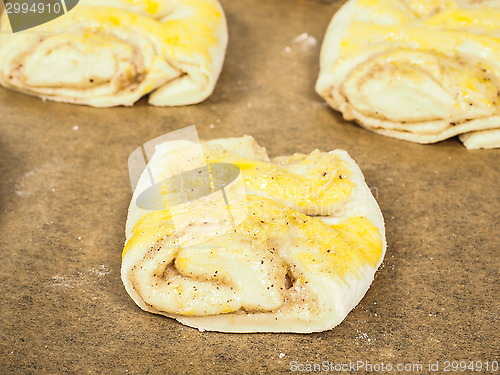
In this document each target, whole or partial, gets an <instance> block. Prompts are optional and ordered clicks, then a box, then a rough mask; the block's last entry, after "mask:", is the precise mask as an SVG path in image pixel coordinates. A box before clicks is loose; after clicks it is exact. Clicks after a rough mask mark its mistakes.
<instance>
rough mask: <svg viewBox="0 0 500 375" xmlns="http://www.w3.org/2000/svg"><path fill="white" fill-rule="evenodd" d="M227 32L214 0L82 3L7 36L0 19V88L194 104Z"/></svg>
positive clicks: (207, 89)
mask: <svg viewBox="0 0 500 375" xmlns="http://www.w3.org/2000/svg"><path fill="white" fill-rule="evenodd" d="M226 45H227V28H226V21H225V17H224V13H223V10H222V8H221V7H220V5H219V3H218V2H217V0H177V1H173V0H136V1H130V0H80V2H79V4H78V5H77V6H76V7H75V8H74V9H72V10H71V11H69V12H68V13H66V14H65V15H63V16H61V17H59V18H57V19H55V20H53V21H50V22H48V23H45V24H42V25H40V26H37V27H35V28H32V29H28V30H26V31H22V32H18V33H15V34H12V33H11V32H10V25H9V23H8V18H7V16H6V14H3V16H2V18H1V32H0V84H1V85H2V86H4V87H7V88H11V89H14V90H18V91H21V92H24V93H26V94H30V95H35V96H38V97H41V98H43V99H49V100H54V101H59V102H67V103H75V104H87V105H90V106H94V107H111V106H118V105H127V106H128V105H133V104H134V103H135V102H136V101H137V100H139V99H140V98H141V97H142V96H144V95H147V94H150V95H149V103H150V104H152V105H157V106H175V105H185V104H193V103H197V102H200V101H202V100H204V99H205V98H207V97H208V96H209V95H210V94H211V93H212V91H213V89H214V87H215V83H216V81H217V78H218V76H219V73H220V71H221V68H222V63H223V60H224V54H225V49H226Z"/></svg>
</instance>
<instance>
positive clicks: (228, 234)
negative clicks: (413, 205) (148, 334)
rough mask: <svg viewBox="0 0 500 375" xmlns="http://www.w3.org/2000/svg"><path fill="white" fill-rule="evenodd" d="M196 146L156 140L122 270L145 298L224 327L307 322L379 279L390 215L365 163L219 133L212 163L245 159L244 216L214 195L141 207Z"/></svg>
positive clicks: (203, 325)
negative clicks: (233, 216)
mask: <svg viewBox="0 0 500 375" xmlns="http://www.w3.org/2000/svg"><path fill="white" fill-rule="evenodd" d="M195 147H196V146H195V145H194V144H193V143H191V142H188V141H179V140H178V141H171V142H167V143H163V144H161V145H159V146H157V148H156V152H155V154H154V156H153V158H152V159H151V160H150V162H149V164H148V168H149V169H148V172H146V171H145V172H144V173H143V174H142V176H141V178H140V179H139V182H138V184H137V188H136V191H135V193H134V196H133V198H132V202H131V204H130V208H129V215H128V219H127V228H126V235H127V240H126V244H125V248H124V251H123V262H122V270H121V274H122V280H123V283H124V285H125V288H126V290H127V292H128V293H129V295H130V296H131V297H132V298H133V300H134V301H135V302H136V303H137V305H139V306H140V307H141V308H142V309H144V310H146V311H150V312H153V313H157V314H162V315H165V316H168V317H171V318H174V319H177V320H178V321H179V322H181V323H183V324H186V325H188V326H191V327H196V328H198V329H200V330H212V331H221V332H300V333H307V332H316V331H322V330H327V329H331V328H332V327H334V326H336V325H337V324H339V323H340V322H341V321H342V320H343V319H344V318H345V317H346V315H347V314H348V312H349V311H350V310H351V309H353V308H354V306H356V305H357V304H358V302H359V301H360V300H361V298H362V297H363V296H364V294H365V293H366V291H367V290H368V287H369V286H370V284H371V282H372V280H373V278H374V274H375V271H376V270H377V268H378V266H379V265H380V264H381V262H382V259H383V257H384V253H385V249H386V242H385V231H384V222H383V217H382V214H381V212H380V209H379V207H378V205H377V203H376V201H375V199H374V198H373V196H372V194H371V193H370V190H369V188H368V187H367V185H366V183H365V181H364V178H363V175H362V173H361V171H360V169H359V167H358V166H357V165H356V163H355V162H354V161H353V160H352V159H351V158H350V157H349V155H348V154H347V152H345V151H341V150H335V151H332V152H320V151H314V152H312V153H310V154H307V155H305V154H294V155H292V156H286V157H279V158H276V159H273V160H270V159H269V158H268V156H267V153H266V151H265V149H264V148H262V147H260V146H259V145H258V144H257V143H256V142H255V140H254V139H253V138H252V137H249V136H245V137H242V138H229V139H217V140H213V141H208V142H205V143H204V144H203V150H204V154H205V156H206V158H207V160H208V161H209V163H210V166H214V165H215V164H216V163H232V164H235V165H238V166H239V167H240V168H241V173H242V176H243V180H244V187H245V186H246V188H247V190H246V196H243V197H241V196H240V197H239V198H236V199H235V198H234V197H237V195H235V194H234V189H233V186H232V185H233V183H231V184H229V185H228V186H227V187H226V195H227V197H228V201H229V205H228V206H229V209H230V210H231V211H232V212H233V213H234V212H235V211H237V210H238V209H241V207H242V206H243V205H242V203H244V206H245V207H246V210H247V211H246V212H245V216H244V217H242V218H241V219H240V220H238V221H237V222H235V223H229V221H228V220H227V215H226V212H227V211H226V207H224V205H220V204H219V203H218V202H217V199H215V198H214V197H213V196H211V195H208V196H206V197H204V198H201V199H199V200H198V201H195V202H190V205H189V206H188V207H187V208H183V207H182V206H181V208H180V209H178V210H177V211H176V212H175V214H174V213H172V211H171V210H170V209H169V207H168V206H167V207H166V209H164V210H148V209H145V208H144V207H139V206H138V205H137V198H138V196H139V194H140V192H141V191H145V187H146V186H147V184H148V181H149V180H150V178H151V177H153V179H154V180H155V181H161V180H164V179H165V178H167V177H169V176H172V175H175V174H176V173H181V172H182V171H185V170H190V169H192V168H195V167H196V163H194V164H193V159H194V158H192V157H190V156H189V155H190V153H189V150H190V149H193V148H195ZM185 189H186V192H189V193H190V192H191V191H192V189H197V187H196V186H194V187H193V186H186V187H185ZM164 191H165V189H164ZM163 195H164V196H162V194H159V197H158V199H159V200H160V201H161V200H164V199H165V197H167V196H168V194H167V193H163ZM213 195H214V196H215V194H213ZM243 201H244V202H243ZM219 202H220V200H219ZM322 203H324V208H325V209H324V211H322V212H318V208H319V207H322V206H323V204H322ZM177 207H179V206H177ZM238 207H239V208H238ZM311 213H315V214H317V215H316V216H312V215H311ZM231 224H233V225H231Z"/></svg>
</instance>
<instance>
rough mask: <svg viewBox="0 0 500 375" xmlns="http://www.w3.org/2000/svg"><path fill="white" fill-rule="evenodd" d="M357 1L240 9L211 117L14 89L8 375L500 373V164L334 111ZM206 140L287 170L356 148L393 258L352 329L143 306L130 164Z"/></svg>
mask: <svg viewBox="0 0 500 375" xmlns="http://www.w3.org/2000/svg"><path fill="white" fill-rule="evenodd" d="M341 3H342V1H325V2H321V1H299V0H273V1H262V0H238V1H230V0H223V1H222V5H223V6H224V8H225V11H226V14H227V19H228V25H229V30H230V42H229V46H228V51H227V57H226V61H225V64H224V68H223V71H222V75H221V77H220V80H219V82H218V84H217V87H216V90H215V92H214V94H213V95H212V96H211V97H210V98H209V99H208V100H206V101H205V102H203V103H201V104H199V105H194V106H187V107H179V108H155V107H151V106H148V105H147V104H146V102H145V101H144V100H141V101H140V102H138V103H137V104H136V105H135V106H134V107H131V108H123V107H122V108H111V109H94V108H90V107H85V106H74V105H68V104H58V103H52V102H42V101H41V100H39V99H36V98H31V97H28V96H24V95H21V94H17V93H13V92H9V91H6V90H4V89H0V124H1V132H0V150H1V158H0V176H1V178H0V212H1V215H0V230H1V233H2V235H1V236H0V245H1V255H0V277H1V281H2V287H3V290H2V293H1V294H0V299H1V301H0V306H1V307H0V316H1V325H0V338H1V339H0V348H1V352H0V369H1V370H0V372H2V373H40V374H44V373H49V374H59V373H74V374H84V373H90V374H125V373H130V374H131V373H138V374H146V373H151V374H153V373H162V374H182V373H186V374H201V373H204V374H231V373H239V374H257V373H261V374H271V373H289V372H299V371H300V369H304V370H307V369H308V368H312V367H307V366H308V365H309V366H313V365H316V369H318V364H321V366H322V369H323V371H326V369H328V371H329V372H332V373H334V372H335V371H336V370H335V369H339V370H341V369H347V367H345V366H344V367H342V368H341V367H339V365H350V366H353V364H356V366H358V365H359V366H361V365H363V366H364V369H365V370H366V369H367V368H368V369H369V367H368V366H369V365H372V366H374V365H378V366H379V367H378V368H379V370H380V365H381V364H385V365H386V367H385V369H386V370H387V364H390V365H391V366H392V367H393V368H394V369H396V366H397V365H398V364H402V365H407V366H416V365H417V367H412V368H411V369H412V371H409V372H408V373H418V372H419V367H418V365H419V364H420V365H422V372H423V373H425V372H426V371H427V370H428V369H429V365H434V366H435V365H436V363H437V364H438V366H439V372H443V371H444V366H446V361H450V362H451V361H468V362H467V363H469V361H472V360H473V361H482V363H483V366H485V363H486V361H490V364H491V362H492V361H495V360H498V353H499V345H498V342H499V334H498V329H497V328H498V318H499V315H498V311H499V302H498V301H499V283H498V269H499V255H498V254H499V252H498V244H499V241H498V238H499V236H498V235H499V222H500V217H499V212H500V206H499V201H500V193H499V191H500V189H499V186H500V171H499V162H500V153H499V152H498V151H494V150H493V151H484V150H482V151H467V150H466V149H465V147H463V146H462V145H461V144H460V143H459V142H458V141H457V140H456V139H450V140H447V141H445V142H440V143H438V144H435V145H418V144H413V143H408V142H404V141H398V140H394V139H390V138H385V137H382V136H379V135H376V134H374V133H371V132H369V131H366V130H364V129H362V128H360V127H358V126H356V125H355V124H353V123H351V122H346V121H344V120H343V119H342V117H341V116H340V115H339V114H338V113H336V112H335V111H333V110H331V109H330V108H329V107H327V106H326V105H325V103H324V102H323V100H322V99H321V98H320V97H318V96H317V94H316V93H315V92H314V83H315V80H316V77H317V74H318V61H319V49H320V44H321V41H322V38H323V35H324V32H325V30H326V27H327V25H328V22H329V21H330V19H331V17H332V15H333V14H334V13H335V11H336V10H337V9H338V8H339V6H340V5H341ZM190 125H196V126H197V129H198V133H199V135H200V138H202V139H212V138H218V137H230V136H241V135H244V134H251V135H253V136H254V137H255V138H256V139H257V141H258V142H259V143H260V144H262V145H264V146H266V147H267V149H268V151H269V154H270V155H271V156H278V155H282V154H290V153H293V152H310V151H312V150H314V149H320V150H323V151H327V150H332V149H336V148H341V149H345V150H347V151H348V152H349V153H350V155H351V156H352V157H353V158H354V159H355V160H356V161H357V162H358V163H359V165H360V167H361V168H362V170H363V171H364V174H365V177H366V180H367V183H368V185H369V186H370V188H371V189H372V192H373V194H374V195H375V196H376V198H377V200H378V202H379V204H380V207H381V209H382V212H383V214H384V217H385V221H386V227H387V242H388V249H387V254H386V257H385V260H384V263H383V264H382V266H381V268H380V269H379V271H378V272H377V275H376V277H375V280H374V282H373V284H372V286H371V288H370V289H369V291H368V292H367V294H366V296H365V297H364V298H363V300H362V301H361V302H360V304H359V305H358V306H357V307H356V308H355V309H354V310H353V311H352V312H351V313H350V314H349V315H348V316H347V318H346V319H345V320H344V321H343V322H342V324H340V325H339V326H338V327H336V328H334V329H332V330H330V331H327V332H322V333H315V334H308V335H303V334H223V333H216V332H199V331H198V330H196V329H192V328H188V327H185V326H182V325H181V324H179V323H177V322H175V321H173V320H171V319H168V318H165V317H162V316H156V315H153V314H150V313H146V312H144V311H142V310H140V309H139V308H138V307H137V306H136V305H135V303H134V302H133V301H132V299H131V298H130V297H129V296H128V295H127V293H126V292H125V289H124V288H123V285H122V282H121V280H120V263H121V251H122V247H123V243H124V240H125V235H124V226H125V220H126V216H127V207H128V204H129V201H130V198H131V195H132V191H131V187H130V182H129V176H128V167H127V158H128V156H129V154H130V153H131V152H132V151H133V150H134V149H135V148H136V147H139V146H140V145H141V144H143V143H144V142H146V141H148V140H151V139H153V138H155V137H157V136H160V135H163V134H165V133H168V132H170V131H173V130H175V129H179V128H182V127H186V126H190ZM325 366H329V367H325ZM332 366H333V367H332ZM335 366H337V367H335ZM449 366H451V363H450V364H449ZM406 368H407V369H410V367H406ZM434 368H435V367H434ZM449 368H450V369H451V367H449ZM349 369H350V370H352V369H353V367H350V368H349ZM357 369H358V370H359V372H360V373H362V372H363V371H362V370H363V367H357ZM394 371H395V370H394ZM344 372H345V371H344Z"/></svg>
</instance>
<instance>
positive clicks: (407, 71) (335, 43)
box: [316, 0, 500, 143]
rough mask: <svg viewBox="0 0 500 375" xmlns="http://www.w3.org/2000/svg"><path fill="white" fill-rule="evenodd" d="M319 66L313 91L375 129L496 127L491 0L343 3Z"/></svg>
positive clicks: (415, 136) (415, 137) (448, 133)
mask: <svg viewBox="0 0 500 375" xmlns="http://www.w3.org/2000/svg"><path fill="white" fill-rule="evenodd" d="M320 63H321V68H320V74H319V78H318V81H317V83H316V90H317V92H318V93H319V94H320V95H321V96H322V97H324V98H325V99H326V100H327V101H328V103H329V104H330V105H331V106H332V107H333V108H335V109H336V110H338V111H340V112H342V114H343V116H344V118H346V119H348V120H355V121H357V122H358V123H360V124H361V125H362V126H364V127H366V128H368V129H370V130H373V131H375V132H377V133H380V134H383V135H386V136H390V137H394V138H399V139H403V140H407V141H412V142H418V143H434V142H438V141H441V140H443V139H446V138H449V137H453V136H455V135H458V134H462V133H469V132H473V131H482V130H488V129H495V128H500V104H499V92H500V2H498V1H496V0H495V1H475V0H446V1H441V0H418V1H417V0H350V1H348V2H347V3H346V4H345V5H344V6H343V7H342V9H341V10H340V11H339V12H338V13H337V14H336V15H335V16H334V18H333V19H332V22H331V23H330V25H329V27H328V30H327V32H326V35H325V40H324V42H323V46H322V50H321V61H320Z"/></svg>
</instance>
